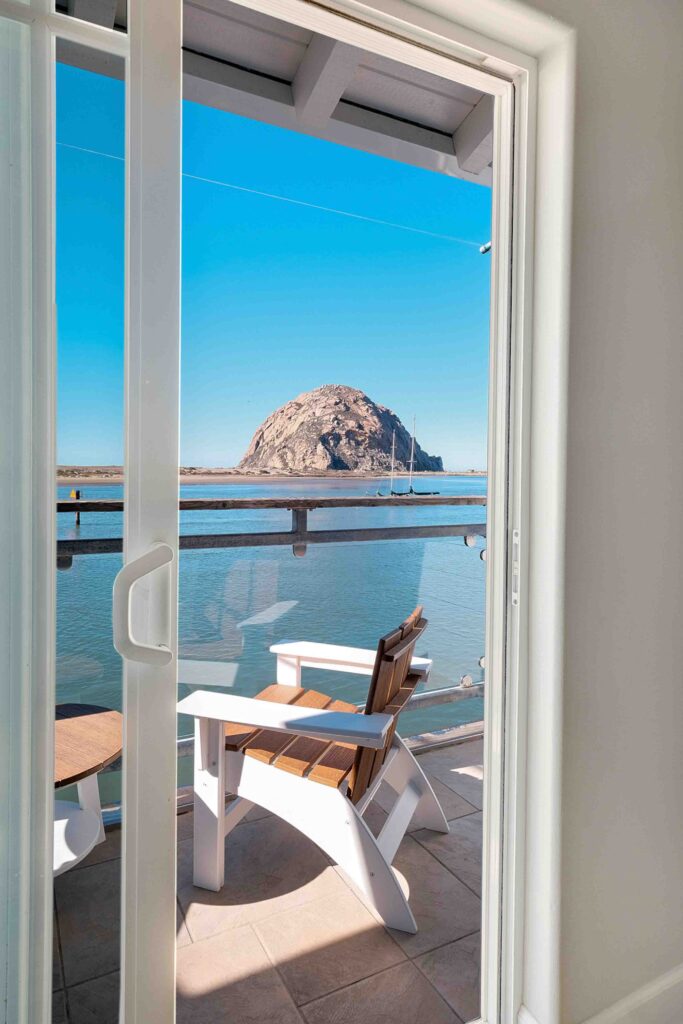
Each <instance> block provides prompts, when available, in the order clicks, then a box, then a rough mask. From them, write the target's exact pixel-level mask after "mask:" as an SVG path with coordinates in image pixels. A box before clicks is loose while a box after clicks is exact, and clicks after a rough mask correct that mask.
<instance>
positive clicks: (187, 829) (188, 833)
mask: <svg viewBox="0 0 683 1024" xmlns="http://www.w3.org/2000/svg"><path fill="white" fill-rule="evenodd" d="M193 826H194V814H193V813H192V811H185V812H184V813H183V814H179V815H178V817H177V819H176V827H177V829H178V842H179V843H180V842H182V840H183V839H192V828H193Z"/></svg>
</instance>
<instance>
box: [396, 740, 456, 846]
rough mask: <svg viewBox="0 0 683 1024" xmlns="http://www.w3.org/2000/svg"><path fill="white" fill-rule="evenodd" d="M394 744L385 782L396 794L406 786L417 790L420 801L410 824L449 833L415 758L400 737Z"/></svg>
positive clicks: (446, 823) (444, 819)
mask: <svg viewBox="0 0 683 1024" xmlns="http://www.w3.org/2000/svg"><path fill="white" fill-rule="evenodd" d="M394 743H395V745H396V746H397V747H398V754H397V755H396V757H395V758H394V760H393V761H392V763H391V765H390V767H389V769H388V770H387V774H386V778H385V781H386V782H387V784H388V785H389V786H391V788H392V789H395V790H396V791H397V792H398V793H400V792H402V790H403V789H404V788H405V787H406V786H408V785H410V786H414V787H416V788H417V789H418V790H419V792H420V799H419V800H418V802H417V805H416V807H415V811H414V813H413V817H412V822H413V823H414V824H415V825H416V826H418V827H419V828H428V829H431V830H432V831H433V832H449V831H450V828H449V826H448V821H447V820H446V815H445V814H444V813H443V810H442V809H441V804H440V803H439V801H438V800H437V798H436V794H435V793H434V790H433V789H432V785H431V783H430V781H429V779H428V778H427V776H426V775H425V773H424V772H423V771H422V769H421V768H420V765H419V763H418V761H417V758H416V757H414V756H413V754H412V753H411V752H410V750H409V749H408V747H407V746H406V745H405V743H404V742H403V740H402V739H401V737H400V736H395V737H394Z"/></svg>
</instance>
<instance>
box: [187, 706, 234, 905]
mask: <svg viewBox="0 0 683 1024" xmlns="http://www.w3.org/2000/svg"><path fill="white" fill-rule="evenodd" d="M245 813H246V812H245ZM193 880H194V884H195V885H197V886H200V887H201V888H202V889H211V890H212V892H218V891H219V890H220V889H221V888H222V887H223V883H224V881H225V732H224V729H223V723H222V722H217V721H215V720H213V719H209V718H196V719H195V725H194V875H193Z"/></svg>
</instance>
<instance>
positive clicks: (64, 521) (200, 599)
mask: <svg viewBox="0 0 683 1024" xmlns="http://www.w3.org/2000/svg"><path fill="white" fill-rule="evenodd" d="M388 486H389V485H388V480H387V479H377V480H368V479H364V480H358V479H353V480H346V479H343V478H334V479H320V480H314V479H288V480H269V479H262V478H255V479H254V480H249V481H248V482H235V483H211V484H190V485H185V486H182V487H181V488H180V493H181V497H187V498H284V497H313V498H315V497H323V496H325V497H337V496H343V495H346V496H358V497H364V496H370V495H375V494H376V493H377V491H381V492H382V493H384V494H386V493H388ZM406 487H407V481H406V480H405V479H402V478H401V479H397V481H396V489H397V490H405V489H406ZM416 488H417V489H419V490H421V491H432V490H433V491H439V492H440V493H441V494H442V495H485V494H486V478H485V477H481V476H446V477H443V476H435V477H423V476H420V478H419V480H418V481H417V482H416ZM70 490H71V488H70V487H68V486H60V487H59V488H58V496H59V498H67V497H68V496H69V493H70ZM80 490H81V496H82V497H83V498H87V499H96V498H110V499H111V498H120V497H122V493H123V488H122V487H120V486H118V485H111V484H106V483H103V484H99V483H98V484H83V485H80ZM74 519H75V517H74V516H73V515H72V514H71V513H63V514H59V515H58V516H57V520H58V523H57V525H58V536H59V537H60V538H73V537H83V538H85V537H120V536H121V533H122V526H123V515H122V514H121V513H87V512H86V513H83V514H82V516H81V525H80V526H76V525H75V522H74ZM180 521H181V527H180V529H181V533H185V534H201V533H223V532H225V533H247V532H265V531H274V530H289V529H290V528H291V513H290V512H289V511H287V510H273V509H255V510H239V511H233V510H226V511H213V510H206V511H191V512H182V513H181V516H180ZM485 521H486V509H485V507H483V506H477V505H474V506H456V507H449V506H435V507H420V506H414V507H413V506H409V507H401V508H391V509H385V508H357V509H353V508H351V509H319V510H315V511H312V512H309V515H308V528H309V530H315V529H344V528H349V529H351V528H356V529H358V528H362V527H377V526H408V525H427V524H430V525H431V524H438V523H468V522H470V523H482V522H485ZM484 547H485V540H483V539H482V538H477V544H476V546H475V547H474V548H468V547H466V546H465V544H464V542H463V539H462V537H453V538H438V539H430V540H391V541H380V542H374V541H373V542H349V543H341V544H317V545H309V546H308V550H307V552H306V554H305V556H304V557H294V555H293V553H292V549H291V548H290V547H257V548H237V549H235V548H233V549H230V548H219V549H216V548H214V549H202V550H198V551H183V552H181V554H180V567H179V569H180V591H179V593H180V597H179V646H180V659H182V660H181V668H180V680H181V684H182V680H183V675H184V670H183V663H184V661H186V660H187V661H203V662H209V663H211V674H212V677H214V678H215V677H216V675H217V676H218V678H219V679H220V681H221V683H222V684H223V686H224V687H225V689H226V691H227V692H232V693H237V694H245V695H251V694H254V693H256V692H258V691H259V690H260V689H262V688H263V687H264V686H266V685H267V684H269V683H271V682H274V680H275V659H274V656H273V655H272V654H270V652H269V650H268V648H269V646H270V645H271V644H273V643H276V642H278V641H282V640H315V641H322V642H329V643H336V644H346V645H350V646H359V647H374V646H375V645H376V643H377V639H378V637H379V636H381V635H382V634H383V633H385V632H387V631H388V630H389V629H391V628H393V627H394V626H396V625H397V624H398V623H399V622H400V621H401V620H402V619H403V618H404V617H405V616H406V615H407V614H408V613H409V612H410V611H411V610H412V609H413V607H414V606H415V605H416V604H418V603H421V604H423V605H424V608H425V616H426V617H427V619H428V620H429V628H428V629H427V631H426V633H425V634H424V636H423V637H422V640H421V643H420V649H419V650H418V651H417V653H418V654H420V655H424V656H426V657H430V658H432V659H433V663H434V665H433V670H432V674H431V678H430V682H429V686H430V688H435V689H436V688H442V687H447V686H452V685H454V684H457V683H458V682H459V681H460V678H461V677H462V676H463V675H465V674H467V675H470V676H472V678H473V679H474V681H479V680H481V679H482V678H483V673H482V670H481V668H480V667H479V659H480V658H481V656H482V655H483V654H484V635H485V563H484V562H483V561H482V560H481V558H480V553H481V550H482V549H483V548H484ZM120 567H121V556H120V555H82V556H76V557H74V559H73V565H72V568H71V569H69V570H67V571H63V572H59V573H58V574H57V699H58V701H59V702H66V701H79V702H86V703H92V704H100V705H105V706H107V707H113V708H121V705H122V683H121V660H120V658H119V656H118V654H117V653H116V651H115V650H114V648H113V646H112V630H111V611H112V585H113V582H114V577H115V576H116V573H117V572H118V570H119V568H120ZM216 663H218V664H219V667H218V668H216ZM194 669H195V671H196V669H197V666H194ZM199 671H200V672H201V669H200V670H199ZM304 684H305V685H308V686H312V687H314V688H318V689H323V690H325V692H328V693H332V694H334V695H335V696H337V697H339V698H342V699H344V700H349V701H353V702H356V703H359V702H361V701H363V700H364V699H365V696H366V694H367V686H368V678H367V677H364V676H353V675H345V674H336V673H330V672H320V671H315V670H309V671H308V672H307V673H305V677H304ZM187 692H189V690H188V688H187V686H184V685H181V687H180V695H181V696H183V695H184V694H185V693H187ZM482 717H483V701H482V700H481V699H480V698H472V699H468V700H463V701H459V702H457V703H450V704H445V705H443V706H441V707H436V708H430V709H426V710H423V711H413V712H406V713H405V714H404V715H403V716H402V717H401V730H400V731H401V732H402V734H403V735H413V734H415V733H418V732H423V731H426V730H435V729H442V728H445V727H448V726H451V725H455V724H462V723H466V722H470V721H478V720H480V719H481V718H482ZM190 728H191V723H190V722H189V721H184V720H182V719H181V720H180V722H179V734H180V735H187V734H189V731H190Z"/></svg>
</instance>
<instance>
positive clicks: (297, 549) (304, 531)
mask: <svg viewBox="0 0 683 1024" xmlns="http://www.w3.org/2000/svg"><path fill="white" fill-rule="evenodd" d="M466 505H475V506H485V505H486V498H485V497H484V496H482V495H458V496H444V495H405V496H403V495H401V496H392V497H382V496H376V497H357V498H354V497H342V498H219V499H215V498H181V499H180V501H179V502H178V507H179V510H180V511H181V512H191V511H195V512H196V511H226V510H234V511H253V510H263V509H284V510H287V511H290V512H291V513H292V526H291V529H290V530H271V531H265V532H259V531H254V532H253V533H193V534H186V533H183V534H181V535H180V537H179V546H180V549H181V550H184V551H188V550H190V551H192V550H199V549H202V548H245V547H269V546H283V545H291V547H292V550H293V552H294V554H295V555H298V556H301V555H304V554H305V553H306V547H307V545H308V544H346V543H354V542H358V541H366V542H367V541H375V542H377V541H385V540H416V539H433V538H438V537H463V538H464V539H465V543H466V544H467V545H468V546H470V547H471V546H473V544H474V542H475V538H476V537H477V536H479V537H485V536H486V524H485V523H434V524H428V525H424V524H420V525H414V526H377V527H367V528H362V529H357V528H354V529H350V528H345V529H340V530H309V528H308V513H309V512H312V511H315V510H317V509H334V508H337V509H340V508H346V509H349V508H406V507H434V506H437V507H443V506H450V507H458V506H466ZM123 508H124V503H123V501H122V500H118V499H117V500H108V499H101V500H99V499H98V500H92V501H89V500H83V499H80V500H69V501H58V502H57V512H58V513H68V512H70V513H72V514H74V513H83V512H100V513H103V512H121V511H123ZM121 551H123V539H122V538H121V537H72V538H67V539H62V540H58V541H57V564H58V566H59V568H61V569H68V568H70V566H71V564H72V560H73V557H74V556H75V555H98V554H115V553H117V552H121Z"/></svg>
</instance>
